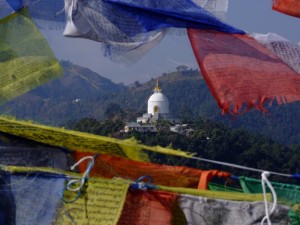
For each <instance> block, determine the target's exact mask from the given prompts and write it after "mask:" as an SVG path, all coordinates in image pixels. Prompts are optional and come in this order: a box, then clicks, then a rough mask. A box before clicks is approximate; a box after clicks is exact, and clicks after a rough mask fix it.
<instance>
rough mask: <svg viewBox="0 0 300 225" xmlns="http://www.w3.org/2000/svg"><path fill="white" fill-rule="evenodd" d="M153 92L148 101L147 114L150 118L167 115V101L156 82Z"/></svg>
mask: <svg viewBox="0 0 300 225" xmlns="http://www.w3.org/2000/svg"><path fill="white" fill-rule="evenodd" d="M153 91H154V93H153V94H152V95H151V96H150V98H149V100H148V114H151V115H152V116H153V115H155V114H169V100H168V98H167V97H166V96H165V95H164V94H163V93H162V92H161V91H162V90H161V89H160V88H159V86H158V82H156V86H155V87H154V89H153Z"/></svg>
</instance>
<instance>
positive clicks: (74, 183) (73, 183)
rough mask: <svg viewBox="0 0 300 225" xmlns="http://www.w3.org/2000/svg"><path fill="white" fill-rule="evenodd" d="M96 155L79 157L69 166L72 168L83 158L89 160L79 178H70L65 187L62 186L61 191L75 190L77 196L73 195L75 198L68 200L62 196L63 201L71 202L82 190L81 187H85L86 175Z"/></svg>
mask: <svg viewBox="0 0 300 225" xmlns="http://www.w3.org/2000/svg"><path fill="white" fill-rule="evenodd" d="M97 156H98V154H96V155H94V156H85V157H83V158H81V159H80V160H79V161H78V162H77V163H75V164H74V165H73V166H71V170H74V169H75V168H76V167H77V166H78V165H79V164H80V163H82V162H83V161H85V160H90V161H89V163H88V166H87V168H86V170H85V172H84V173H83V175H82V177H81V178H79V179H72V180H70V181H69V182H68V183H67V185H66V187H65V188H64V190H63V191H65V190H68V191H73V192H77V196H76V197H75V199H73V200H71V201H68V200H66V199H65V198H64V196H63V197H62V199H63V201H64V202H66V203H72V202H74V201H76V200H77V199H78V198H79V197H80V194H81V192H82V191H83V189H84V188H85V187H87V181H88V176H89V173H90V171H91V169H92V168H93V166H94V163H95V158H96V157H97Z"/></svg>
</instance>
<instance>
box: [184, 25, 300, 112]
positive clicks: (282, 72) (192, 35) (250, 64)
mask: <svg viewBox="0 0 300 225" xmlns="http://www.w3.org/2000/svg"><path fill="white" fill-rule="evenodd" d="M188 35H189V39H190V42H191V45H192V48H193V51H194V54H195V56H196V59H197V61H198V64H199V67H200V70H201V72H202V75H203V77H204V79H205V81H206V83H207V85H208V87H209V89H210V91H211V93H212V95H213V96H214V98H215V99H216V100H217V103H218V105H219V107H220V108H221V109H222V111H223V113H234V114H237V113H239V112H241V111H242V110H241V109H243V110H245V108H246V109H247V110H249V109H251V108H257V109H260V110H263V111H264V108H263V104H264V103H265V102H266V101H268V100H270V104H271V103H272V101H273V100H277V103H278V104H283V103H289V102H293V101H299V100H300V75H299V74H297V73H296V72H295V71H293V70H292V69H291V68H290V67H289V66H287V65H286V64H285V63H284V62H283V61H282V60H281V59H280V58H278V56H276V55H275V54H274V53H272V52H271V51H270V50H268V49H267V48H265V47H264V46H263V45H261V44H259V43H258V42H257V41H256V40H255V39H254V38H252V37H250V36H248V35H246V34H244V35H241V34H226V33H222V32H217V31H212V30H196V29H188Z"/></svg>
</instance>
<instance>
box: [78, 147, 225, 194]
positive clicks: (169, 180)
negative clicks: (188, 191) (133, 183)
mask: <svg viewBox="0 0 300 225" xmlns="http://www.w3.org/2000/svg"><path fill="white" fill-rule="evenodd" d="M86 156H93V154H91V153H84V152H74V153H73V158H74V160H75V161H79V160H80V159H82V158H83V157H86ZM86 167H87V162H82V163H81V164H80V165H79V166H78V170H79V172H81V173H84V171H85V168H86ZM90 174H91V176H95V177H99V176H100V177H106V178H113V177H122V178H126V179H131V180H137V179H138V178H139V177H141V176H144V175H149V176H151V177H152V178H153V184H160V185H165V186H172V187H190V188H197V187H198V188H199V189H207V185H208V182H209V181H210V180H211V179H212V178H213V177H221V178H224V179H226V178H228V177H230V175H231V174H230V173H227V172H223V171H218V170H208V171H203V170H199V169H194V168H189V167H185V166H169V165H160V164H155V163H148V162H138V161H132V160H129V159H125V158H120V157H116V156H110V155H104V154H102V155H99V156H98V157H96V158H95V163H94V166H93V169H92V170H91V172H90Z"/></svg>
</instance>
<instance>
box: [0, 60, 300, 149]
mask: <svg viewBox="0 0 300 225" xmlns="http://www.w3.org/2000/svg"><path fill="white" fill-rule="evenodd" d="M61 64H62V66H63V68H64V76H63V77H61V78H59V79H56V80H53V81H52V82H49V83H47V84H45V85H43V86H41V87H39V88H37V89H35V90H33V91H31V92H28V93H27V94H24V95H22V96H20V97H18V98H16V99H14V100H13V101H10V102H8V103H7V104H5V105H3V106H1V107H0V112H1V113H2V114H8V115H11V116H16V117H17V118H19V119H27V120H28V119H29V120H34V121H37V122H40V123H44V124H50V125H56V126H63V125H64V124H65V123H66V122H67V121H70V120H73V121H74V120H79V119H81V118H86V117H92V118H95V119H97V120H104V119H107V118H108V117H110V118H111V116H112V115H116V116H118V118H119V119H120V118H121V119H122V120H123V122H127V121H132V120H135V119H136V117H137V116H140V115H141V114H143V113H145V112H146V110H147V101H148V98H149V96H150V95H151V94H152V89H153V87H154V86H155V83H156V79H152V80H150V81H148V82H145V83H142V84H141V83H139V82H135V83H134V84H132V85H130V86H125V85H123V84H115V83H113V82H112V81H111V80H109V79H107V78H105V77H103V76H101V75H99V74H97V73H95V72H93V71H91V70H89V69H87V68H83V67H80V66H78V65H75V64H72V63H70V62H67V61H63V62H61ZM157 79H158V80H159V85H160V87H161V88H162V90H163V93H164V94H165V95H166V96H167V97H168V99H169V102H170V111H171V112H172V113H173V114H175V115H177V116H179V117H181V118H182V119H183V120H185V121H188V120H193V119H195V118H199V117H200V118H203V119H209V120H212V121H219V122H222V123H225V124H227V125H228V126H230V127H232V128H242V129H245V130H249V131H252V132H254V133H257V134H262V135H265V136H268V137H270V138H272V139H274V140H276V141H278V142H281V143H284V144H299V140H300V126H299V121H300V115H299V111H300V104H299V103H293V104H287V105H283V106H273V107H270V108H269V109H268V110H269V113H267V114H263V113H262V112H260V111H255V110H253V111H251V112H248V113H245V114H243V115H240V116H238V117H232V116H222V115H221V112H220V109H219V108H218V106H217V104H216V102H215V100H214V99H213V97H212V96H211V94H210V91H209V90H208V87H207V85H206V83H205V81H204V80H203V78H202V76H201V74H200V73H199V71H198V70H194V69H189V68H187V67H186V66H179V67H178V68H177V71H174V72H172V73H163V74H162V75H161V76H160V77H158V78H157Z"/></svg>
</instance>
